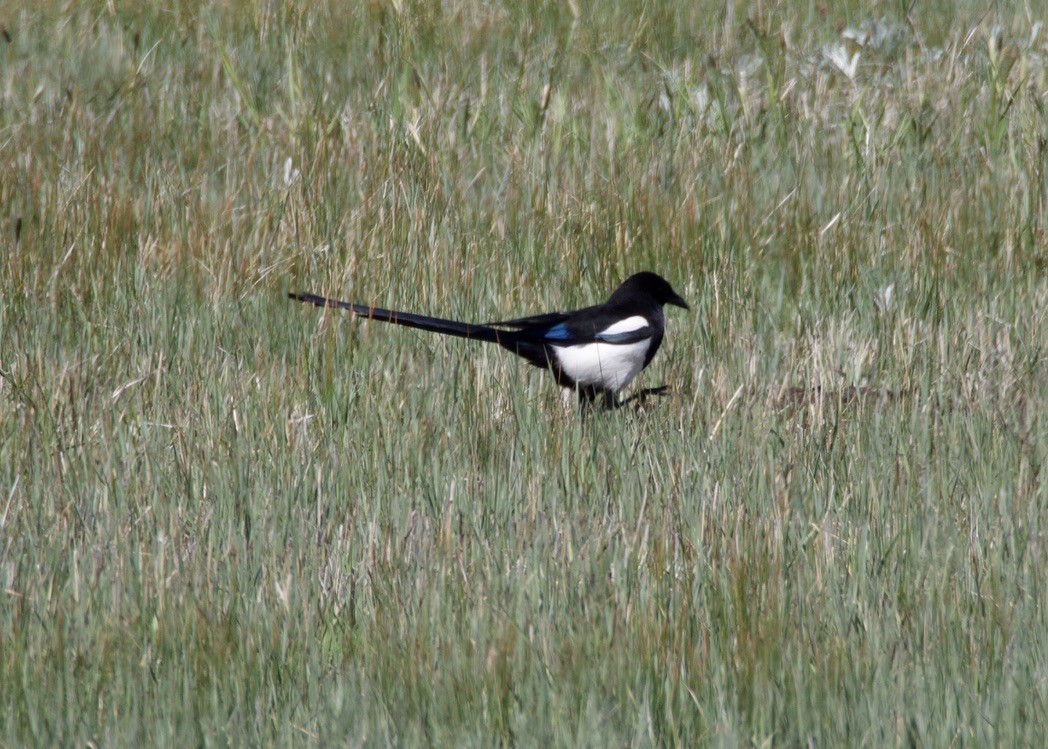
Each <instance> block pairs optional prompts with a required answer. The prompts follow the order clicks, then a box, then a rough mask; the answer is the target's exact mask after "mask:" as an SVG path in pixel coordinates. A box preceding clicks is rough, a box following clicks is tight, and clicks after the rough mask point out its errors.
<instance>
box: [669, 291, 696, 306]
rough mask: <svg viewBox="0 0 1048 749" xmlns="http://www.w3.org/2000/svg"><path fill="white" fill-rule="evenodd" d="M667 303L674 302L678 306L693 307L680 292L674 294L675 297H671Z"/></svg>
mask: <svg viewBox="0 0 1048 749" xmlns="http://www.w3.org/2000/svg"><path fill="white" fill-rule="evenodd" d="M667 304H672V305H675V306H677V307H683V308H684V309H691V307H689V306H688V303H687V302H685V301H684V299H682V298H681V295H680V294H674V295H673V298H672V299H670V300H669V301H668V302H667Z"/></svg>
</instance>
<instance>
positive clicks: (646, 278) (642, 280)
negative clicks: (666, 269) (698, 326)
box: [611, 271, 691, 309]
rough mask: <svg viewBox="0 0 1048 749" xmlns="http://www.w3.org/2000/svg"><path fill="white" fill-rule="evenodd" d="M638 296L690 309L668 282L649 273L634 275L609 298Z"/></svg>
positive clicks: (643, 272) (642, 272)
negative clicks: (641, 295)
mask: <svg viewBox="0 0 1048 749" xmlns="http://www.w3.org/2000/svg"><path fill="white" fill-rule="evenodd" d="M639 294H643V295H645V296H649V297H651V298H652V299H654V300H655V301H656V302H657V303H658V304H672V305H674V306H677V307H683V308H684V309H691V308H690V307H688V303H687V302H685V301H684V299H683V298H682V297H681V295H680V294H678V293H677V292H676V291H674V290H673V287H672V286H670V282H669V281H667V280H666V279H665V278H663V277H662V276H660V275H657V274H655V273H652V272H651V271H641V272H640V273H634V274H633V275H632V276H630V277H629V278H627V279H626V280H625V281H623V283H622V285H621V286H619V288H617V289H615V293H614V294H612V295H611V298H612V299H615V298H616V297H620V298H623V297H628V296H634V295H639Z"/></svg>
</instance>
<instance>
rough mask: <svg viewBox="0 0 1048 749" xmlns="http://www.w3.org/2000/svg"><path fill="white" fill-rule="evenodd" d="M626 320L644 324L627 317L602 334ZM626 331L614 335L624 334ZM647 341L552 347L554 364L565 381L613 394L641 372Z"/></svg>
mask: <svg viewBox="0 0 1048 749" xmlns="http://www.w3.org/2000/svg"><path fill="white" fill-rule="evenodd" d="M630 320H642V321H643V322H644V324H645V325H647V321H646V320H644V318H643V317H631V318H629V319H627V320H623V321H622V322H619V323H615V325H612V326H611V327H610V328H608V330H607V331H606V332H612V331H613V330H614V329H615V328H617V327H618V326H620V325H624V324H625V323H627V322H629V321H630ZM628 330H630V329H629V328H627V329H626V330H618V331H615V332H619V333H625V332H627V331H628ZM650 345H651V339H650V338H646V339H644V340H643V341H637V342H636V343H626V344H614V343H587V344H586V345H584V346H565V347H563V348H562V347H560V346H554V347H553V351H554V352H555V353H556V355H557V363H558V364H560V368H561V369H562V370H563V371H564V374H566V375H567V376H568V377H570V378H571V379H572V380H574V381H575V382H576V383H578V384H579V386H580V387H586V386H589V385H596V386H598V387H601V388H604V389H605V390H610V391H611V392H613V393H617V392H618V391H620V390H622V388H624V387H626V385H628V384H629V382H630V380H632V379H633V378H634V377H636V376H637V373H639V372H640V371H641V369H643V368H644V356H645V354H647V353H648V346H650Z"/></svg>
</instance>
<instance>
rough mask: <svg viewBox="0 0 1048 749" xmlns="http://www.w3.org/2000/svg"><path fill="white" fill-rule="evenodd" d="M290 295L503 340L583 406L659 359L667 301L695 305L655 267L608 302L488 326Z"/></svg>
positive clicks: (613, 397) (611, 397)
mask: <svg viewBox="0 0 1048 749" xmlns="http://www.w3.org/2000/svg"><path fill="white" fill-rule="evenodd" d="M288 296H289V297H290V298H291V299H295V300H297V301H300V302H306V303H307V304H312V305H314V306H316V307H335V308H339V309H345V310H349V311H350V312H352V313H353V314H354V315H358V316H360V317H364V318H366V319H368V320H379V321H381V322H389V323H395V324H396V325H403V326H405V327H408V328H418V329H420V330H429V331H432V332H434V333H443V334H444V335H450V336H457V337H459V338H469V339H471V340H474V341H487V342H489V343H497V344H498V345H500V346H502V348H504V349H507V350H509V351H512V352H513V353H514V354H517V355H518V356H522V357H524V359H526V360H527V361H528V362H530V363H531V364H533V365H535V366H536V367H541V368H543V369H549V370H550V371H551V372H552V373H553V376H554V378H556V380H557V384H559V385H561V386H562V387H565V388H570V389H572V390H575V391H576V392H577V393H578V396H579V403H580V404H581V405H582V406H583V407H586V406H587V405H589V404H592V403H594V402H595V401H597V400H598V399H603V402H604V405H605V406H607V407H615V406H616V405H617V397H618V393H619V392H620V391H621V390H622V389H623V388H625V387H626V385H628V384H629V383H630V381H631V380H632V379H633V378H634V377H636V376H637V375H638V374H639V373H640V371H641V370H642V369H644V368H645V367H646V366H648V365H649V364H650V363H651V360H652V359H653V358H654V356H655V352H656V351H658V350H659V346H660V345H661V344H662V335H663V331H664V329H665V317H664V316H663V311H662V308H663V306H664V305H666V304H673V305H675V306H677V307H683V308H684V309H689V307H688V304H687V302H685V301H684V299H682V298H681V296H680V295H679V294H678V293H677V292H675V291H674V290H673V287H672V286H670V284H669V282H668V281H666V280H665V279H664V278H661V277H660V276H658V275H656V274H654V273H651V272H648V271H644V272H641V273H636V274H634V275H632V276H630V277H629V278H627V279H626V280H625V281H624V282H623V283H622V285H621V286H619V287H618V288H617V289H615V291H613V292H612V294H611V296H610V297H608V301H606V302H604V303H603V304H597V305H595V306H593V307H585V308H583V309H578V310H573V311H569V312H548V313H545V314H541V315H533V316H531V317H520V318H517V319H515V320H503V321H500V322H490V323H486V324H481V325H474V324H470V323H463V322H456V321H454V320H443V319H441V318H439V317H426V316H424V315H415V314H412V313H410V312H397V311H395V310H388V309H381V308H379V307H370V306H368V305H364V304H353V303H351V302H343V301H339V300H337V299H328V298H327V297H322V296H318V295H316V294H310V293H308V292H300V293H297V294H296V293H290V294H288Z"/></svg>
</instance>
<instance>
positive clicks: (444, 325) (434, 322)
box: [288, 292, 523, 355]
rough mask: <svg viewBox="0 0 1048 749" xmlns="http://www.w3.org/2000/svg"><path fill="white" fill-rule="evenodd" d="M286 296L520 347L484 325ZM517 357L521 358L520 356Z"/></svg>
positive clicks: (514, 337) (510, 335) (514, 336)
mask: <svg viewBox="0 0 1048 749" xmlns="http://www.w3.org/2000/svg"><path fill="white" fill-rule="evenodd" d="M288 296H289V297H290V298H291V299H295V300H297V301H300V302H306V303H307V304H312V305H313V306H315V307H336V308H338V309H345V310H349V311H350V312H352V313H353V314H355V315H359V316H360V317H364V318H367V319H368V320H379V321H381V322H391V323H393V324H395V325H403V326H405V327H407V328H418V329H419V330H429V331H432V332H434V333H443V334H444V335H453V336H458V337H459V338H469V339H471V340H474V341H488V342H490V343H497V344H499V345H500V346H503V347H504V348H508V349H509V350H510V351H514V352H517V349H518V347H519V344H520V340H519V339H520V337H519V335H518V334H517V333H515V332H514V331H506V330H496V329H495V328H489V327H488V326H487V325H470V324H469V323H464V322H456V321H454V320H443V319H441V318H439V317H426V316H425V315H413V314H411V313H410V312H397V311H396V310H389V309H381V308H379V307H368V306H367V305H364V304H352V303H351V302H342V301H339V300H338V299H328V298H327V297H322V296H317V295H316V294H309V293H307V292H301V293H298V294H288ZM521 353H522V355H523V352H521Z"/></svg>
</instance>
